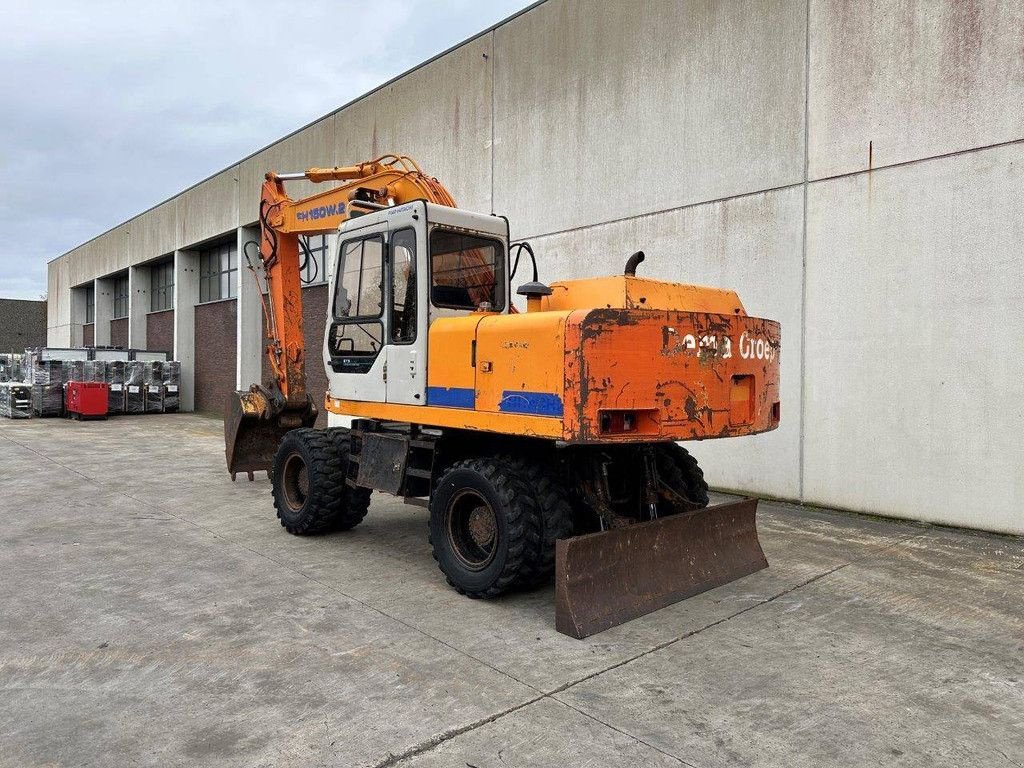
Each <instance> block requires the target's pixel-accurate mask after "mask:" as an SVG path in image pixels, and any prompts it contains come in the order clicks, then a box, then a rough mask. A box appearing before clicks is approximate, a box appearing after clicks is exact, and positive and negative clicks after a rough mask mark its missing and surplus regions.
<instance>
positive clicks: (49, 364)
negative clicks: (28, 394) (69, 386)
mask: <svg viewBox="0 0 1024 768" xmlns="http://www.w3.org/2000/svg"><path fill="white" fill-rule="evenodd" d="M29 377H30V378H29V384H30V385H31V387H32V413H33V414H35V415H36V416H60V415H61V413H63V411H64V377H65V366H64V363H63V362H62V361H61V360H43V359H41V357H40V356H39V355H33V356H32V360H31V365H30V367H29Z"/></svg>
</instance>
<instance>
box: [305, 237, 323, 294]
mask: <svg viewBox="0 0 1024 768" xmlns="http://www.w3.org/2000/svg"><path fill="white" fill-rule="evenodd" d="M299 262H300V263H301V264H302V284H303V285H315V284H316V283H326V282H327V235H308V236H303V237H300V238H299Z"/></svg>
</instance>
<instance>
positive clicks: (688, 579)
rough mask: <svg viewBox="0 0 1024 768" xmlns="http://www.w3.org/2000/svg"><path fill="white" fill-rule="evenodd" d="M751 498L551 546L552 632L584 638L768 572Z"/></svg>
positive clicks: (567, 540)
mask: <svg viewBox="0 0 1024 768" xmlns="http://www.w3.org/2000/svg"><path fill="white" fill-rule="evenodd" d="M756 516H757V499H744V500H742V501H736V502H732V503H729V504H719V505H716V506H713V507H707V508H705V509H701V510H697V511H695V512H688V513H686V514H680V515H671V516H669V517H662V518H659V519H657V520H651V521H649V522H644V523H637V524H635V525H628V526H625V527H623V528H614V529H611V530H608V531H603V532H601V533H591V534H587V535H585V536H576V537H574V538H570V539H560V540H559V541H558V542H556V544H555V627H556V629H558V631H559V632H561V633H562V634H565V635H570V636H572V637H576V638H584V637H588V636H590V635H593V634H596V633H597V632H602V631H604V630H606V629H608V628H610V627H614V626H618V625H619V624H623V623H625V622H627V621H629V620H630V619H635V618H637V617H638V616H643V615H644V614H647V613H651V612H652V611H656V610H658V609H659V608H664V607H665V606H667V605H671V604H672V603H676V602H679V601H680V600H684V599H686V598H688V597H692V596H693V595H697V594H700V593H701V592H706V591H707V590H709V589H713V588H714V587H718V586H721V585H722V584H728V583H729V582H730V581H735V580H736V579H739V578H742V577H743V576H748V575H749V574H751V573H754V572H756V571H759V570H761V569H762V568H767V567H768V561H767V560H766V559H765V556H764V552H763V551H762V550H761V544H760V542H759V541H758V539H757V525H756Z"/></svg>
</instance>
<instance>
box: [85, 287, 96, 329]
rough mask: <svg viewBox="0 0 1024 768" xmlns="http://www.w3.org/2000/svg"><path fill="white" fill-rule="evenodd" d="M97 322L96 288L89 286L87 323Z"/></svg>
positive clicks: (86, 304)
mask: <svg viewBox="0 0 1024 768" xmlns="http://www.w3.org/2000/svg"><path fill="white" fill-rule="evenodd" d="M95 322H96V288H95V287H94V286H91V285H90V286H89V287H88V288H86V289H85V323H86V325H88V324H89V323H95Z"/></svg>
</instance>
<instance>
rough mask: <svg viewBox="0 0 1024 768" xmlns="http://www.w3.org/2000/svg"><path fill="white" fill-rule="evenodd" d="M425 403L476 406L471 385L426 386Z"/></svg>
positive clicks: (447, 406)
mask: <svg viewBox="0 0 1024 768" xmlns="http://www.w3.org/2000/svg"><path fill="white" fill-rule="evenodd" d="M427 405H439V406H441V407H442V408H473V407H475V406H476V390H475V389H473V388H472V387H427Z"/></svg>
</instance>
